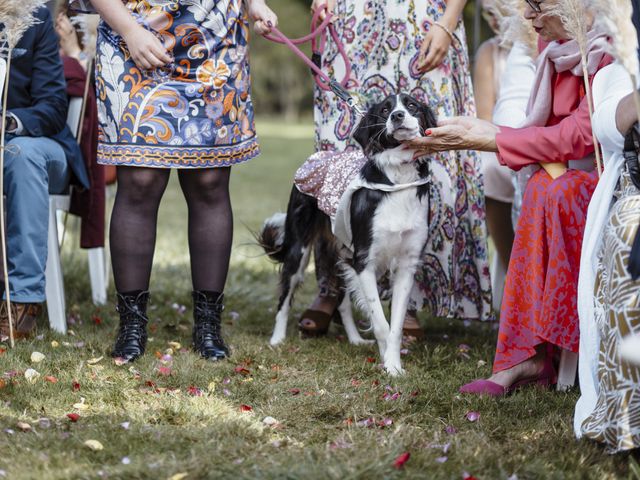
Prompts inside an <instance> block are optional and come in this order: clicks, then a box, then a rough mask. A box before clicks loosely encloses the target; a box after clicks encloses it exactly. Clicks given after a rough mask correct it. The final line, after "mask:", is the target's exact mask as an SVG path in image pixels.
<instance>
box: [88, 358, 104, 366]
mask: <svg viewBox="0 0 640 480" xmlns="http://www.w3.org/2000/svg"><path fill="white" fill-rule="evenodd" d="M103 358H104V357H94V358H90V359H89V360H87V365H95V364H96V363H99V362H101V361H102V359H103Z"/></svg>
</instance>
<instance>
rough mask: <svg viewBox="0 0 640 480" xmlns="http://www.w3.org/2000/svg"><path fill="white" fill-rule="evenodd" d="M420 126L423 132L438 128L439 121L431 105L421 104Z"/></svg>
mask: <svg viewBox="0 0 640 480" xmlns="http://www.w3.org/2000/svg"><path fill="white" fill-rule="evenodd" d="M420 126H421V127H422V129H423V131H424V130H427V129H429V128H434V127H437V126H438V120H437V119H436V116H435V114H434V113H433V110H431V108H430V107H429V105H427V104H425V103H422V102H420Z"/></svg>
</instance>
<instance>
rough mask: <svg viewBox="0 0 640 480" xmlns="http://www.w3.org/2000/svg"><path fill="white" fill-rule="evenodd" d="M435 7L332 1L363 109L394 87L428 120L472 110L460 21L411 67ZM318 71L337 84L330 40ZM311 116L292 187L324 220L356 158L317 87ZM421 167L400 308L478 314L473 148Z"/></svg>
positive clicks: (438, 11)
mask: <svg viewBox="0 0 640 480" xmlns="http://www.w3.org/2000/svg"><path fill="white" fill-rule="evenodd" d="M445 8H446V2H445V1H444V0H407V1H404V2H398V1H395V0H375V1H374V0H366V1H364V0H346V1H338V2H337V5H336V14H337V20H336V23H335V25H336V30H337V32H338V34H339V36H340V38H341V41H342V43H343V44H344V46H345V50H346V51H347V54H348V57H349V59H350V60H351V63H352V66H353V73H352V81H351V83H350V85H349V86H348V87H349V89H350V90H351V91H353V92H354V93H355V94H356V95H357V96H358V97H359V98H360V101H361V104H362V106H363V107H365V108H366V107H367V106H369V105H371V104H373V103H375V102H379V101H381V100H382V99H384V98H385V97H386V96H387V95H390V94H394V93H396V92H403V93H408V94H411V95H413V96H414V97H416V98H417V99H418V100H420V101H422V102H424V103H427V104H429V105H430V106H431V108H432V109H433V110H434V112H436V113H437V116H438V117H442V118H444V117H450V116H455V115H470V116H475V104H474V100H473V90H472V87H471V78H470V76H469V68H470V67H469V58H468V54H467V47H466V41H465V31H464V26H463V24H462V22H460V24H459V25H458V27H457V29H456V30H455V32H454V37H455V38H454V41H453V42H452V44H451V47H450V49H449V52H448V55H447V57H446V58H445V60H444V62H443V64H442V65H441V66H440V67H438V68H437V69H435V70H433V71H431V72H429V73H426V74H422V73H420V72H419V71H418V66H417V65H418V55H419V50H420V45H421V43H422V40H423V38H424V35H425V32H426V31H428V30H429V29H430V28H439V27H437V26H433V22H434V21H437V20H438V19H440V18H441V17H442V15H443V14H444V11H445ZM322 68H323V71H325V72H328V73H329V74H330V75H332V76H333V77H334V78H336V79H338V80H341V79H342V78H343V76H344V71H345V67H344V63H343V62H342V60H341V57H340V55H338V49H337V47H336V45H335V44H334V43H333V42H332V41H331V40H329V41H328V43H327V46H326V50H325V53H324V55H323V58H322ZM314 114H315V123H316V150H317V153H316V154H314V155H313V156H311V157H310V158H309V159H308V160H307V162H305V164H304V165H303V166H302V167H301V168H300V170H299V171H298V173H297V175H296V185H297V187H298V188H299V190H300V191H302V192H303V193H306V194H309V195H312V196H314V197H315V198H317V199H318V203H319V207H320V208H321V209H323V210H324V211H325V213H327V214H328V215H329V216H334V215H335V211H336V207H337V205H338V202H339V201H340V197H341V196H342V193H343V192H344V191H345V190H346V188H347V186H348V185H349V183H350V182H351V180H352V179H353V178H355V176H356V175H357V172H358V171H359V168H360V167H361V166H362V164H363V163H364V161H365V159H364V156H363V154H362V152H361V150H360V147H359V146H358V145H357V143H356V142H355V141H354V140H353V139H352V138H351V133H352V132H353V130H354V129H355V127H356V124H357V121H358V119H357V118H355V117H354V116H353V115H352V114H351V112H350V110H349V109H348V108H346V106H345V105H344V104H343V103H342V102H340V101H338V100H337V98H336V97H335V95H334V94H332V93H327V92H324V91H320V90H319V89H317V91H316V95H315V110H314ZM430 170H431V175H432V177H431V179H430V181H431V191H430V196H431V211H430V212H426V211H425V212H424V213H425V215H429V219H430V221H429V225H430V229H429V240H428V243H427V245H426V247H425V250H424V255H423V266H422V268H420V269H419V270H418V272H417V273H416V277H415V284H414V289H413V292H412V295H411V305H410V308H415V309H422V308H427V309H428V310H429V311H430V313H431V314H432V315H435V316H439V317H450V318H469V319H488V318H490V316H491V287H490V282H489V267H488V262H487V244H486V230H485V216H484V196H483V192H482V176H481V173H480V159H479V157H478V155H477V154H476V153H475V152H468V151H461V152H444V153H440V154H437V155H433V156H431V160H430ZM319 267H320V268H319ZM316 269H317V271H318V270H319V271H321V272H325V271H327V270H331V268H328V269H324V268H322V266H318V265H316ZM322 290H323V285H322V283H321V292H322ZM329 290H330V289H329Z"/></svg>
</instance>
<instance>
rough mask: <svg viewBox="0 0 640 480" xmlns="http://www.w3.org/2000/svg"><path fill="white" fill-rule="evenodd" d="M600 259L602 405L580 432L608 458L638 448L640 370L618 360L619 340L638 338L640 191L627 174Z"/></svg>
mask: <svg viewBox="0 0 640 480" xmlns="http://www.w3.org/2000/svg"><path fill="white" fill-rule="evenodd" d="M616 197H617V201H616V203H615V204H614V206H613V208H612V211H611V214H610V217H609V222H608V223H607V226H606V229H605V232H604V238H603V242H602V248H601V250H600V254H599V262H598V272H597V280H596V285H595V292H594V293H595V306H596V309H595V317H596V323H597V325H598V330H599V332H600V353H599V355H598V385H599V393H598V401H597V404H596V408H595V410H594V411H593V412H592V413H591V415H590V416H589V417H588V418H587V419H586V420H585V421H584V422H583V423H582V433H583V434H584V435H585V436H586V437H588V438H591V439H593V440H596V441H598V442H602V443H605V444H606V445H607V450H608V451H609V452H610V453H616V452H619V451H623V450H631V449H634V448H638V447H640V368H638V367H637V366H633V365H630V364H629V363H627V362H624V361H622V360H621V359H620V357H619V353H618V349H619V347H620V341H621V340H622V339H623V338H624V337H626V336H627V335H630V334H636V335H637V334H640V282H638V281H635V282H634V281H633V280H632V279H631V276H630V275H629V273H628V272H627V265H628V264H629V254H630V252H631V245H632V244H633V240H634V238H635V235H636V231H637V230H638V225H639V224H640V216H638V212H639V211H640V192H639V191H638V190H637V189H636V187H635V186H634V185H633V184H632V183H631V180H630V179H629V174H628V173H627V172H626V171H624V172H623V173H622V177H621V178H620V183H619V185H618V189H617V191H616Z"/></svg>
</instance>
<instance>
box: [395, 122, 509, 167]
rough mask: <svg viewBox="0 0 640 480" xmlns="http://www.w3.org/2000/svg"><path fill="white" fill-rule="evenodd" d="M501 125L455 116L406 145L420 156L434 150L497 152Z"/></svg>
mask: <svg viewBox="0 0 640 480" xmlns="http://www.w3.org/2000/svg"><path fill="white" fill-rule="evenodd" d="M499 132H500V127H498V126H496V125H494V124H493V123H491V122H487V121H486V120H480V119H478V118H474V117H453V118H446V119H443V120H440V121H439V122H438V127H436V128H432V129H431V130H427V131H426V132H425V134H426V136H425V137H417V138H415V139H413V140H409V141H408V142H405V145H406V146H407V147H408V148H411V149H412V150H415V151H416V153H415V155H414V158H420V157H423V156H425V155H428V154H431V153H433V152H444V151H449V150H481V151H485V152H497V151H498V147H497V145H496V134H498V133H499Z"/></svg>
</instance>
